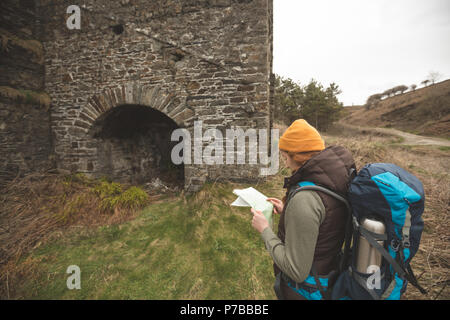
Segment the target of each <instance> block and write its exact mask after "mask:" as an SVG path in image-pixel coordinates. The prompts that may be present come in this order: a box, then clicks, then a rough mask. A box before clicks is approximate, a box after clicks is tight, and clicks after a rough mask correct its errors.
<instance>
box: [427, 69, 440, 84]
mask: <svg viewBox="0 0 450 320" xmlns="http://www.w3.org/2000/svg"><path fill="white" fill-rule="evenodd" d="M440 78H442V74H441V73H439V72H437V71H430V73H429V74H428V78H427V79H428V80H430V81H431V83H432V84H434V83H435V82H436V81H438V80H439V79H440Z"/></svg>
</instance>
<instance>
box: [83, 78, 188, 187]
mask: <svg viewBox="0 0 450 320" xmlns="http://www.w3.org/2000/svg"><path fill="white" fill-rule="evenodd" d="M193 121H194V112H193V111H192V110H191V109H189V108H187V107H186V103H185V100H183V99H180V98H178V97H177V96H176V95H175V94H173V93H167V92H166V91H165V90H163V89H162V88H161V87H159V86H141V85H140V84H137V83H133V84H125V85H122V86H118V87H116V88H111V89H108V90H105V91H104V92H102V93H101V94H98V95H95V96H93V97H92V98H91V99H90V100H89V102H88V103H87V104H86V105H85V106H84V107H83V108H82V110H80V112H79V114H78V116H77V119H76V120H75V123H74V124H75V127H77V128H78V129H79V130H81V131H82V132H83V134H82V135H78V141H79V144H82V145H86V146H90V148H87V149H86V150H88V151H87V152H85V153H84V154H83V155H82V156H80V162H81V163H82V165H81V167H82V170H81V171H83V172H86V173H88V174H92V175H94V176H102V175H106V176H110V177H111V178H113V179H116V180H119V181H128V182H132V183H139V184H140V183H143V182H150V180H151V179H152V178H154V177H156V176H158V175H159V174H162V173H164V172H165V173H164V174H167V172H168V171H167V170H169V169H171V170H174V169H173V168H174V167H173V166H171V163H170V145H171V142H170V134H171V132H172V131H173V130H174V129H176V128H187V129H189V128H190V127H191V126H192V124H193ZM172 144H173V143H172ZM182 169H183V171H182V175H183V178H184V179H183V180H184V181H183V183H184V187H185V188H186V189H189V184H190V181H191V177H190V173H191V170H184V167H183V168H182ZM164 170H165V171H164ZM173 174H175V175H179V174H180V171H177V172H176V173H173V172H169V174H168V175H173ZM166 177H167V175H166ZM161 178H163V176H161Z"/></svg>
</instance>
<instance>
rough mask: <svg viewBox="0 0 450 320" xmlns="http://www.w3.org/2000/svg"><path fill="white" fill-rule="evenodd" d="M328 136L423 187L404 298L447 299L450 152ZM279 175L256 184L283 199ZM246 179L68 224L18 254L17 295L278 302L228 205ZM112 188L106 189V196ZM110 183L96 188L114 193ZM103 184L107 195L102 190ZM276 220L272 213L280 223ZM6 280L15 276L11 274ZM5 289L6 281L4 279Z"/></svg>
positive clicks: (263, 264)
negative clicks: (77, 277)
mask: <svg viewBox="0 0 450 320" xmlns="http://www.w3.org/2000/svg"><path fill="white" fill-rule="evenodd" d="M336 132H339V134H336V133H333V132H332V131H330V133H327V134H326V135H324V138H325V141H326V144H327V145H330V144H340V145H343V146H345V147H347V148H348V149H349V150H350V151H351V152H352V153H353V155H354V158H355V161H356V164H357V168H358V169H360V168H361V167H362V166H363V165H364V164H366V163H370V162H378V161H382V162H391V163H396V164H398V165H400V166H402V167H403V168H405V169H407V170H408V171H410V172H411V173H413V174H415V175H416V176H417V177H418V178H419V179H420V180H421V181H422V182H423V184H424V188H425V194H426V205H425V212H424V215H423V219H424V221H425V229H424V232H423V235H422V241H421V246H420V248H419V251H418V253H417V254H416V256H415V257H414V259H413V262H412V267H413V269H414V271H415V273H416V276H418V278H419V282H420V283H421V285H422V286H424V287H425V288H426V289H428V290H429V291H430V294H429V295H428V296H422V295H421V294H420V293H419V292H418V290H416V289H415V288H414V287H412V286H408V290H407V292H406V294H405V295H404V298H405V299H435V298H438V299H449V298H450V292H449V290H448V288H447V283H448V279H449V264H448V261H449V258H450V257H449V251H448V242H449V239H450V234H449V230H450V229H449V218H448V217H449V209H448V202H449V199H450V195H449V193H450V189H449V184H450V178H449V175H448V172H449V170H448V150H440V149H438V148H436V147H429V146H421V147H416V146H413V147H408V148H403V147H402V146H401V145H399V144H398V142H397V140H396V139H394V138H393V137H391V136H386V135H376V134H372V133H367V132H365V133H361V132H359V133H358V131H357V130H348V131H347V130H344V129H339V130H337V131H336ZM288 174H289V172H288V171H287V170H286V168H280V171H279V174H278V175H276V176H273V177H271V178H269V179H268V180H267V181H265V182H261V183H259V184H258V185H256V186H254V187H255V188H257V189H258V190H260V191H261V192H263V193H264V194H266V195H268V196H274V197H278V198H281V197H282V196H283V193H284V192H283V189H282V188H281V186H282V181H283V180H282V179H283V176H286V175H288ZM248 186H249V185H245V184H234V183H208V184H206V185H205V186H204V188H203V189H202V190H201V191H199V192H198V193H196V194H195V195H191V196H185V195H183V194H175V195H166V196H164V197H162V198H160V199H159V200H158V201H153V203H150V205H148V206H146V207H145V209H143V210H141V211H139V213H138V214H137V216H136V218H135V219H133V220H130V221H126V222H123V223H120V224H114V225H109V224H106V225H102V226H97V227H88V226H80V225H73V226H72V227H71V228H70V229H68V230H67V231H65V232H59V233H56V234H55V235H54V236H53V237H52V238H51V240H49V241H48V242H46V243H43V244H41V245H40V246H37V247H36V248H35V249H34V250H33V251H31V253H29V254H27V255H23V256H22V258H21V259H20V261H19V262H18V263H17V264H16V270H15V272H16V276H15V277H14V279H16V280H17V281H16V282H14V283H9V290H10V292H9V294H8V296H9V297H10V298H13V299H275V298H276V297H275V295H274V293H273V289H272V286H273V271H272V261H271V258H270V256H269V254H268V253H267V251H266V249H265V247H264V244H263V242H262V241H261V238H260V235H259V234H258V233H257V232H256V231H255V230H253V228H252V227H251V214H250V212H249V209H248V208H239V207H230V203H231V202H232V201H233V200H234V199H235V196H234V195H233V194H232V190H233V189H234V188H245V187H248ZM110 189H112V192H109V191H111V190H110ZM118 189H119V188H118V187H117V186H115V185H114V184H112V183H111V184H109V185H105V186H104V188H102V190H103V193H104V194H115V192H116V191H117V192H118ZM108 190H109V191H108ZM277 224H278V216H276V217H275V219H274V229H275V230H276V229H277ZM70 265H78V266H79V267H80V269H81V290H68V289H67V287H66V280H67V278H68V276H69V275H68V274H66V270H67V267H68V266H70ZM10 279H11V278H10ZM0 286H1V287H3V288H5V287H6V284H5V283H4V282H3V283H0Z"/></svg>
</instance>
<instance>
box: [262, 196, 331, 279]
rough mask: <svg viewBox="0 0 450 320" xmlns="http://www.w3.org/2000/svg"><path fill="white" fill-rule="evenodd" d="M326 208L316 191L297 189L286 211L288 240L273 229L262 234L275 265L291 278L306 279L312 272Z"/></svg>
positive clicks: (286, 234) (286, 235) (268, 229)
mask: <svg viewBox="0 0 450 320" xmlns="http://www.w3.org/2000/svg"><path fill="white" fill-rule="evenodd" d="M324 219H325V207H324V205H323V203H322V200H321V199H320V197H319V195H318V194H317V193H316V192H315V191H301V192H298V193H297V194H296V195H295V196H294V197H293V198H292V199H291V200H290V201H289V203H288V206H287V208H286V212H285V220H284V221H285V243H284V244H283V243H282V242H281V240H280V239H279V238H278V237H277V235H275V233H274V232H273V231H272V229H271V228H266V229H264V230H263V232H262V233H261V236H262V238H263V240H264V243H265V245H266V248H267V250H268V251H269V253H270V255H271V256H272V259H273V261H274V262H275V264H276V265H277V266H278V267H279V268H280V269H281V270H282V271H283V272H284V273H285V274H286V275H288V276H289V277H290V278H291V279H292V280H294V281H296V282H303V281H304V280H305V279H306V278H307V277H308V275H309V272H310V270H311V265H312V261H313V257H314V251H315V248H316V242H317V237H318V235H319V227H320V224H321V223H322V222H323V220H324Z"/></svg>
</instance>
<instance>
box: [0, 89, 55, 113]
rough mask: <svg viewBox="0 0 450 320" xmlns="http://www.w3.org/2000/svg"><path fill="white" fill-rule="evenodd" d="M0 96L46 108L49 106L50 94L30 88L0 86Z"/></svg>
mask: <svg viewBox="0 0 450 320" xmlns="http://www.w3.org/2000/svg"><path fill="white" fill-rule="evenodd" d="M0 97H3V98H7V99H11V100H15V101H18V102H21V103H25V104H39V105H40V106H43V107H45V108H46V109H47V110H48V108H50V103H51V100H50V96H49V95H48V94H47V93H46V92H35V91H32V90H23V89H15V88H11V87H7V86H0Z"/></svg>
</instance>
